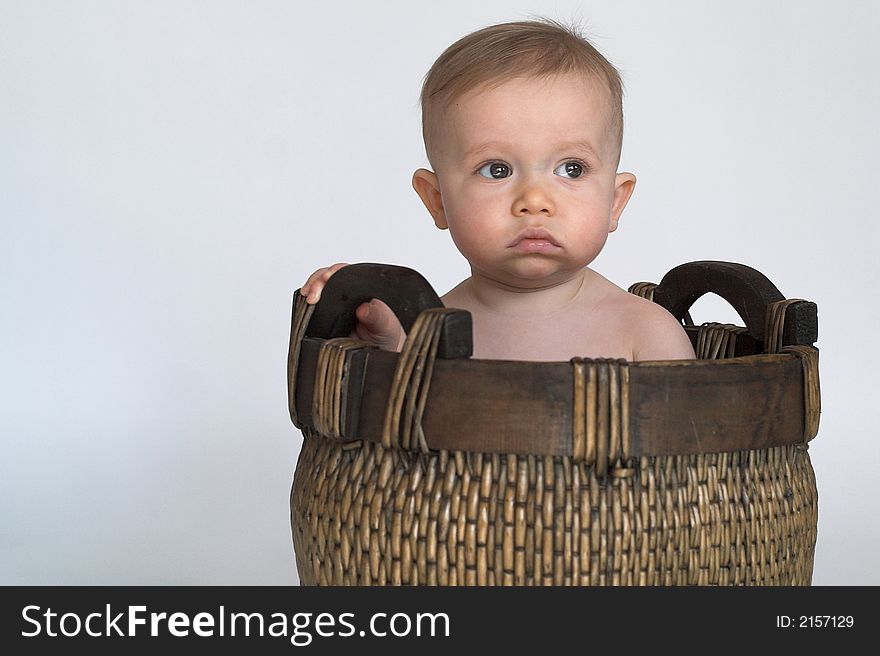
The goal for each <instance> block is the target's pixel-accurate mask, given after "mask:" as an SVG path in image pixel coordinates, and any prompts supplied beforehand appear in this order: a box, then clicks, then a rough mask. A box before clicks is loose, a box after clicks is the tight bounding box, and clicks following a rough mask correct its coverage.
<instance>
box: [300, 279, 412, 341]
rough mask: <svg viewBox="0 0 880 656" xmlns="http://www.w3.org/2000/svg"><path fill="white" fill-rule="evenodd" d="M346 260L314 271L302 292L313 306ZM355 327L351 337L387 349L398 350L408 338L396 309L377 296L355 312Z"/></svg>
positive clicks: (361, 305)
mask: <svg viewBox="0 0 880 656" xmlns="http://www.w3.org/2000/svg"><path fill="white" fill-rule="evenodd" d="M344 266H348V263H347V262H338V263H336V264H334V265H333V266H329V267H323V268H321V269H318V270H317V271H315V272H314V273H313V274H312V275H310V276H309V279H308V280H306V283H305V284H304V285H303V286H302V288H301V289H300V290H299V293H300V294H301V295H303V296H305V297H306V302H307V303H309V304H310V305H314V304H315V303H317V302H318V301H319V300H321V290H323V289H324V285H326V284H327V281H328V280H329V279H330V276H332V275H333V274H334V273H336V272H337V271H339V270H340V269H341V268H342V267H344ZM354 316H355V322H354V330H352V331H351V333H349V335H348V336H349V337H352V338H355V339H360V340H363V341H365V342H370V343H371V344H376V345H377V346H378V347H379V348H381V349H383V350H385V351H399V350H400V349H401V347H402V346H403V341H404V340H405V339H406V333H405V332H404V330H403V326H402V325H400V320H399V319H398V318H397V315H395V314H394V311H393V310H392V309H391V308H390V307H388V306H387V305H386V304H385V303H384V302H382V301H380V300H379V299H378V298H374V299H372V300H371V301H369V302H368V303H361V304H360V305H359V306H358V307H357V309H356V310H355V313H354Z"/></svg>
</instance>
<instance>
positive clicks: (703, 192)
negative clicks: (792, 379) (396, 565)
mask: <svg viewBox="0 0 880 656" xmlns="http://www.w3.org/2000/svg"><path fill="white" fill-rule="evenodd" d="M877 7H878V5H877V3H875V2H871V1H865V2H855V1H843V2H831V1H829V2H797V3H795V2H781V1H776V2H774V1H769V2H768V1H767V0H760V1H741V2H737V3H706V2H701V1H697V0H694V1H691V2H685V1H679V2H633V1H625V0H607V1H595V2H567V1H562V0H560V1H556V2H549V1H541V0H532V2H519V1H517V0H503V1H499V0H483V1H481V2H472V1H470V0H468V1H460V0H459V1H454V2H445V3H421V4H420V3H413V2H373V3H364V2H355V1H351V0H349V1H342V0H336V1H335V2H331V3H324V2H266V1H260V2H253V1H252V2H207V1H205V2H176V1H175V2H168V1H162V2H117V1H109V0H108V1H105V2H97V1H93V2H77V3H70V2H61V1H58V2H25V1H21V2H9V1H6V0H3V1H0V218H2V233H0V439H2V460H0V583H2V584H170V583H181V584H292V583H296V582H297V576H296V570H295V564H294V558H293V551H292V547H291V541H290V527H289V522H288V494H289V488H290V482H291V477H292V472H293V468H294V465H295V462H296V457H297V454H298V451H299V445H300V441H301V436H300V434H299V432H298V431H297V430H296V429H295V428H294V427H293V426H292V425H291V423H290V420H289V417H288V414H287V407H286V381H285V375H286V373H285V372H286V352H287V340H288V334H289V327H290V325H289V322H290V300H291V294H292V292H293V290H294V289H296V288H297V287H299V286H300V285H301V284H302V282H304V280H305V278H306V277H307V275H308V274H309V273H310V272H311V271H313V270H314V269H316V268H318V267H319V266H323V265H327V264H331V263H333V262H337V261H346V262H362V261H370V262H389V263H394V264H401V265H405V266H410V267H413V268H416V269H418V270H419V271H420V272H421V273H422V274H423V275H424V276H425V277H426V278H427V279H428V280H430V281H431V282H432V284H433V285H434V287H435V289H436V290H437V291H438V293H440V294H443V293H445V292H446V291H448V290H449V289H450V288H451V287H452V286H453V285H455V284H456V283H458V282H459V281H460V280H461V279H463V278H464V277H465V276H467V274H468V269H467V266H466V262H465V261H464V260H463V259H462V258H461V256H460V255H459V254H458V253H457V251H456V250H455V249H454V247H453V244H452V242H451V240H450V239H449V235H448V233H447V232H440V231H438V230H436V228H434V226H433V223H432V222H431V220H430V218H429V216H428V214H427V212H426V211H425V210H424V208H423V207H422V206H421V204H420V202H419V200H418V198H417V197H416V195H415V193H414V192H413V191H412V189H411V187H410V183H409V179H410V176H411V174H412V171H413V170H414V169H415V168H417V167H419V166H424V165H426V164H427V162H426V159H425V155H424V150H423V146H422V143H421V140H420V131H419V114H418V106H417V99H418V93H419V87H420V84H421V80H422V77H423V75H424V74H425V73H426V72H427V70H428V68H429V66H430V65H431V62H432V61H433V60H434V58H435V57H436V56H437V55H438V54H439V53H440V52H441V51H442V50H443V49H444V48H445V47H446V46H447V45H449V44H450V43H452V42H453V41H454V40H455V39H457V38H458V37H460V36H462V35H463V34H465V33H467V32H469V31H472V30H474V29H477V28H479V27H482V26H485V25H487V24H489V23H494V22H500V21H507V20H519V19H523V18H527V17H528V16H529V15H530V14H539V15H545V16H549V17H552V18H557V19H561V20H564V21H570V20H572V19H574V20H580V21H581V22H582V23H583V24H584V25H585V27H586V30H587V32H588V34H589V35H590V36H591V37H592V38H593V39H594V42H595V43H596V45H597V47H598V48H599V49H600V50H601V51H603V52H604V53H605V54H606V55H607V56H608V58H609V59H610V60H611V61H612V62H613V63H614V64H616V65H617V66H618V67H619V68H620V69H621V71H622V74H623V77H624V80H625V84H626V87H627V95H626V105H625V111H626V132H625V139H624V140H625V146H624V153H623V160H622V162H621V166H622V168H623V169H625V170H630V171H633V172H635V173H636V175H637V176H638V178H639V182H638V185H637V187H636V192H635V196H634V198H633V200H632V201H631V203H630V205H629V207H628V208H627V210H626V211H625V213H624V215H623V218H622V220H621V224H620V229H619V230H618V231H617V232H616V233H615V234H613V235H612V236H611V238H610V239H609V242H608V245H607V246H606V248H605V251H604V252H603V253H602V254H601V255H600V257H599V259H598V260H597V261H596V262H595V264H594V266H595V268H596V269H597V270H598V271H599V272H601V273H602V274H603V275H605V276H606V277H608V278H610V279H611V280H613V281H615V282H617V283H618V284H619V285H621V286H624V287H625V286H628V285H629V284H630V283H632V282H636V281H640V280H653V281H655V282H657V281H659V279H660V277H662V275H663V273H664V272H666V271H667V270H668V269H670V268H671V267H673V266H675V265H676V264H680V263H682V262H687V261H691V260H699V259H721V260H732V261H737V262H743V263H745V264H749V265H751V266H754V267H756V268H758V269H759V270H761V271H763V272H764V273H765V274H767V276H768V277H769V278H770V279H771V280H773V281H774V282H775V283H776V285H777V286H778V287H779V288H780V289H781V290H782V292H783V293H784V294H785V295H786V296H789V297H802V298H808V299H811V300H814V301H816V302H817V303H818V306H819V315H820V316H819V318H820V340H819V342H818V346H819V347H820V349H821V352H822V360H821V372H822V394H823V414H822V425H821V429H820V433H819V437H818V438H817V439H816V441H815V442H813V446H812V448H811V451H810V453H811V455H812V459H813V466H814V468H815V471H816V476H817V481H818V487H819V494H820V500H819V503H820V506H819V538H818V545H817V551H816V564H815V572H814V583H816V584H848V585H852V584H867V583H870V584H878V583H880V566H878V564H877V559H876V557H875V556H876V553H877V550H878V547H880V540H878V526H880V521H878V520H880V512H878V500H880V499H878V496H880V495H878V490H880V482H878V481H880V476H878V475H877V469H876V468H877V466H878V464H880V463H878V455H880V446H878V439H877V438H878V430H877V429H876V428H875V423H876V420H875V415H876V412H875V411H871V410H870V408H872V407H874V408H875V409H876V405H875V404H876V401H875V400H874V398H873V394H874V387H875V385H874V384H873V381H874V380H875V378H876V371H877V367H878V365H880V363H878V358H877V355H876V347H875V345H874V344H873V341H874V340H875V339H876V334H875V327H876V326H877V325H878V318H880V317H878V310H877V307H878V306H877V303H876V292H875V291H874V288H873V284H872V282H873V281H874V280H875V279H876V277H877V274H878V273H880V269H878V264H877V259H878V258H877V257H876V255H875V254H874V252H873V249H874V247H875V244H876V242H877V239H878V229H877V223H878V221H877V219H876V210H875V207H876V202H875V195H876V188H875V187H874V183H875V180H874V177H873V174H872V171H873V170H876V156H877V155H876V153H877V152H880V139H878V130H877V127H876V117H877V116H878V115H880V98H878V88H880V87H878V84H877V78H876V67H877V63H878V54H880V53H878V48H877V45H876V43H877V42H876V39H875V37H876V34H877V33H880V19H878V10H877ZM694 318H695V319H696V320H698V321H706V320H732V319H733V315H732V311H731V310H729V308H727V307H722V306H721V303H713V302H712V300H711V299H703V300H701V301H700V302H699V303H698V307H697V311H696V313H695V317H694ZM862 349H863V350H862Z"/></svg>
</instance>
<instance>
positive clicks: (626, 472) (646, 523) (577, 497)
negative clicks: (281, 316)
mask: <svg viewBox="0 0 880 656" xmlns="http://www.w3.org/2000/svg"><path fill="white" fill-rule="evenodd" d="M642 285H643V286H642V287H641V288H640V289H639V291H641V292H642V295H645V296H646V297H648V298H649V297H650V293H651V291H652V289H653V288H652V287H651V286H650V285H649V284H647V283H642ZM631 291H632V290H631ZM784 307H785V306H784V305H779V306H778V307H776V308H771V310H770V311H768V317H767V326H768V330H770V331H774V332H775V334H780V335H781V331H782V324H781V321H782V320H781V319H780V317H781V316H783V315H784ZM308 311H309V309H308V308H307V307H306V306H305V304H304V302H302V303H301V305H299V306H297V309H295V321H294V324H295V325H297V326H300V327H302V326H304V325H305V324H306V323H307V322H308V316H307V313H308ZM443 312H444V310H442V309H441V310H430V311H425V312H423V313H422V315H420V316H419V319H418V320H417V321H416V324H415V326H414V327H413V329H412V330H411V331H410V334H409V335H408V337H407V342H406V344H405V345H404V348H403V351H402V353H401V355H400V358H399V361H398V370H397V373H396V376H395V381H394V385H393V388H392V390H391V394H390V397H389V401H388V409H387V415H386V422H385V432H384V434H383V438H382V443H381V444H379V443H372V442H368V441H359V440H358V441H353V442H347V443H346V442H343V441H340V434H339V427H338V421H335V419H334V417H336V416H337V413H336V410H335V408H336V406H337V405H338V403H337V402H335V401H334V398H335V397H334V392H333V389H334V382H333V380H332V379H333V377H334V376H342V375H343V372H342V370H341V367H342V364H341V363H342V362H343V361H344V358H340V357H339V356H338V353H340V352H341V351H342V350H344V349H348V348H358V347H359V346H360V347H366V345H365V344H363V343H359V342H357V341H356V340H348V339H336V340H327V342H326V344H325V345H324V346H323V347H322V354H321V357H322V358H323V359H322V360H321V362H322V363H323V364H321V369H320V371H321V373H320V374H319V376H318V379H319V380H320V381H321V382H320V383H319V384H318V385H316V393H315V401H314V403H315V405H314V409H315V410H314V412H313V414H314V415H315V417H316V418H317V420H316V422H315V424H316V426H318V427H320V430H319V429H317V428H314V427H310V426H303V427H302V430H303V435H304V440H303V445H302V450H301V453H300V457H299V461H298V463H297V467H296V472H295V475H294V484H293V489H292V491H291V525H292V529H293V544H294V549H295V553H296V563H297V569H298V571H299V575H300V581H301V583H302V584H304V585H424V584H427V585H809V584H810V582H811V578H812V570H813V551H814V546H815V542H816V526H817V519H818V518H817V490H816V484H815V479H814V474H813V469H812V466H811V463H810V459H809V455H808V451H807V445H806V442H807V440H809V439H810V438H811V437H813V436H815V434H816V431H817V430H818V414H819V389H818V373H817V372H818V370H817V368H816V367H817V364H816V363H817V359H816V351H815V349H813V348H812V347H794V348H793V349H792V348H786V349H784V350H786V351H792V352H794V353H795V354H796V355H798V357H800V358H801V361H802V363H803V367H804V372H805V380H807V381H808V383H809V384H808V385H807V386H806V387H807V389H806V392H805V404H806V407H807V408H808V409H809V411H810V412H809V417H810V419H809V421H808V422H807V426H806V427H805V435H804V443H803V444H796V445H791V446H784V447H773V448H768V449H763V450H752V451H738V452H732V453H705V454H697V455H688V456H652V457H644V456H643V457H640V458H631V457H630V456H629V446H628V442H629V437H628V434H629V432H628V431H629V429H628V422H629V417H628V414H627V411H626V409H627V399H626V394H627V389H628V387H627V384H626V381H627V365H626V362H625V361H613V360H584V359H581V358H573V359H572V361H571V365H572V384H573V394H574V396H573V398H574V404H575V405H574V408H575V416H577V417H578V418H579V419H578V422H576V424H575V427H574V431H575V433H574V435H573V444H574V455H573V456H572V457H567V456H562V457H560V456H534V455H526V456H524V455H515V454H498V453H492V454H490V453H472V452H450V451H430V450H428V448H427V446H426V443H425V440H424V435H422V434H421V433H420V428H421V427H420V420H419V418H420V417H421V413H422V412H423V410H424V406H425V402H426V398H427V396H428V390H429V384H430V378H431V368H432V366H433V357H434V353H436V347H437V335H438V333H439V325H440V319H441V318H442V316H443ZM303 330H304V329H303ZM742 330H743V329H742V328H739V327H736V326H732V325H729V324H723V325H722V324H704V326H702V327H701V328H700V334H699V339H698V348H697V351H698V357H700V358H704V359H716V358H724V357H731V356H732V355H733V353H734V348H735V340H736V336H737V335H738V334H740V333H741V332H742ZM768 334H769V332H768ZM780 343H781V339H775V340H774V339H768V346H769V345H772V348H773V349H774V351H775V350H779V344H780ZM324 349H326V354H325V353H324ZM768 350H769V349H768ZM292 352H294V353H296V354H298V352H299V351H298V349H297V350H296V351H293V350H292ZM334 363H336V364H334ZM296 367H297V363H296V359H294V362H293V371H294V378H295V373H296ZM334 367H335V368H334ZM334 404H335V405H334Z"/></svg>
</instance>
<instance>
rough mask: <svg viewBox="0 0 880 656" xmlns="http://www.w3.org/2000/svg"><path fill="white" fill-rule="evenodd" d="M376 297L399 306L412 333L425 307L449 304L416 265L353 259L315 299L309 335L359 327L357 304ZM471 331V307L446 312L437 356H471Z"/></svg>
mask: <svg viewBox="0 0 880 656" xmlns="http://www.w3.org/2000/svg"><path fill="white" fill-rule="evenodd" d="M296 293H297V294H298V293H299V290H297V291H296ZM373 298H378V299H379V300H381V301H384V302H385V303H386V304H387V305H388V307H390V308H391V309H392V310H393V311H394V314H396V315H397V318H398V319H399V320H400V323H401V325H402V326H403V329H404V331H406V332H407V333H409V332H410V329H411V328H412V326H413V323H415V320H416V318H417V317H418V316H419V314H420V313H421V312H422V310H427V309H428V308H442V307H445V306H444V305H443V301H441V300H440V297H439V296H437V292H435V291H434V288H433V287H431V284H430V283H429V282H428V281H427V280H425V278H424V277H423V276H422V275H421V274H420V273H418V272H417V271H414V270H413V269H409V268H407V267H402V266H395V265H392V264H377V263H372V262H361V263H358V264H349V265H348V266H345V267H342V268H341V269H339V270H338V271H337V272H336V273H334V274H333V275H332V276H330V279H329V280H328V281H327V285H326V286H325V287H324V289H323V290H322V292H321V300H320V301H318V303H317V304H316V305H315V310H314V313H313V314H312V317H311V319H310V321H309V325H308V328H307V329H306V333H305V336H306V337H319V338H322V339H331V338H333V337H347V336H348V335H349V333H351V331H352V330H353V329H354V325H355V321H356V318H355V310H357V308H358V307H359V306H360V305H361V303H366V302H368V301H369V300H371V299H373ZM472 335H473V333H472V321H471V315H470V312H466V311H465V310H460V311H458V312H456V313H454V314H451V315H450V316H448V317H446V320H445V322H444V325H443V329H442V332H441V336H440V343H439V345H438V353H437V355H438V357H441V358H446V359H457V358H468V357H470V356H471V355H472V353H473V336H472Z"/></svg>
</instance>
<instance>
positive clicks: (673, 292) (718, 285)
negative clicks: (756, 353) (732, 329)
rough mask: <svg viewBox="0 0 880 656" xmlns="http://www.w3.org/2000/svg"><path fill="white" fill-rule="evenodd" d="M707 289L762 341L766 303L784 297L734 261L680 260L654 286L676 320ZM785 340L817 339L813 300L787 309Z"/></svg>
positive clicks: (803, 341)
mask: <svg viewBox="0 0 880 656" xmlns="http://www.w3.org/2000/svg"><path fill="white" fill-rule="evenodd" d="M707 292H713V293H715V294H718V296H720V297H721V298H723V299H724V300H726V301H727V302H728V303H730V304H731V305H732V306H733V308H734V309H735V310H736V311H737V312H738V313H739V316H740V317H742V320H743V322H744V323H745V327H746V329H747V330H748V332H749V334H750V335H751V336H752V337H754V338H755V339H756V340H758V341H759V342H764V341H765V338H766V335H765V334H764V332H765V319H766V315H767V306H768V305H770V304H771V303H775V302H777V301H781V300H784V299H785V297H784V296H783V295H782V292H780V291H779V290H778V289H777V288H776V285H774V284H773V283H772V282H770V280H769V279H768V278H767V277H766V276H765V275H764V274H763V273H761V272H760V271H757V270H756V269H753V268H751V267H748V266H746V265H745V264H737V263H736V262H718V261H711V260H704V261H700V262H688V263H687V264H681V265H679V266H677V267H675V268H674V269H672V270H671V271H669V273H667V274H666V275H665V276H663V280H661V281H660V284H659V285H658V286H657V288H656V289H655V290H654V302H656V303H659V304H660V305H662V306H663V307H665V308H666V309H667V310H669V312H670V313H672V315H673V316H674V317H675V318H676V319H678V320H679V321H681V320H682V318H684V316H685V314H686V313H687V311H688V310H690V308H691V306H693V304H694V302H696V300H697V299H698V298H700V297H701V296H702V295H703V294H705V293H707ZM786 321H787V322H788V324H790V325H787V326H786V334H787V335H789V338H788V339H786V340H785V341H786V343H796V344H812V343H813V342H815V341H816V333H817V332H818V321H817V317H816V304H815V303H811V302H808V301H805V302H803V303H797V304H794V305H792V306H791V307H789V308H788V310H787V312H786Z"/></svg>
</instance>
